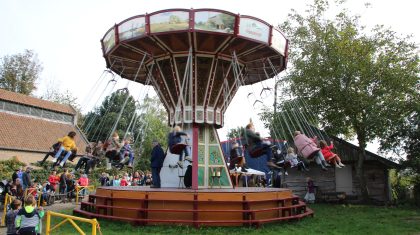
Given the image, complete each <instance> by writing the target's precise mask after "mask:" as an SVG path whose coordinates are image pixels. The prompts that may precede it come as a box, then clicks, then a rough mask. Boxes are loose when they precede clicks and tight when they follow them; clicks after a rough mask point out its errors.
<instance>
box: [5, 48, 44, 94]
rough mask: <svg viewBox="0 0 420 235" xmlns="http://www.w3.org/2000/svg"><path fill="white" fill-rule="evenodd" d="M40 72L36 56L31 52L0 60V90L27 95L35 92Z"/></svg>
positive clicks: (40, 68) (26, 51)
mask: <svg viewBox="0 0 420 235" xmlns="http://www.w3.org/2000/svg"><path fill="white" fill-rule="evenodd" d="M41 71H42V65H41V63H40V62H39V60H38V58H37V55H36V54H35V53H34V52H33V51H31V50H25V52H24V53H20V54H16V55H7V56H4V57H3V58H0V88H2V89H5V90H8V91H13V92H17V93H22V94H25V95H29V94H31V93H32V91H34V90H36V81H37V80H38V78H39V76H40V73H41Z"/></svg>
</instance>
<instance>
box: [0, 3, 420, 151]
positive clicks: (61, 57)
mask: <svg viewBox="0 0 420 235" xmlns="http://www.w3.org/2000/svg"><path fill="white" fill-rule="evenodd" d="M365 2H366V1H365V0H352V1H348V3H346V7H347V8H348V9H349V10H350V11H351V12H352V13H355V14H360V15H361V16H362V18H361V23H362V24H364V25H367V26H368V27H372V26H374V25H376V24H384V25H385V26H389V27H391V29H392V30H394V31H396V32H397V33H399V34H403V35H407V34H412V35H413V36H414V40H415V41H416V42H417V43H418V42H420V40H419V38H420V27H418V22H420V17H419V13H418V9H419V6H420V2H419V1H415V0H399V1H390V0H370V1H369V2H370V3H371V6H370V7H369V8H367V9H366V8H365V7H364V3H365ZM308 3H310V1H303V0H294V1H276V0H274V1H267V0H259V1H249V0H241V1H238V0H237V1H233V0H201V1H197V0H196V1H191V0H188V1H187V0H177V1H174V0H155V1H151V0H149V1H146V0H136V1H132V0H125V1H115V0H114V1H111V0H89V1H86V0H72V1H65V0H63V1H56V0H48V1H46V0H37V1H33V0H19V1H13V0H0V30H1V33H0V57H3V56H5V55H12V54H17V53H22V52H24V50H25V49H30V50H34V51H35V52H36V53H37V55H38V59H39V60H40V61H41V63H42V65H43V68H44V69H43V72H42V74H41V79H40V80H39V81H38V84H37V85H38V90H37V91H36V92H35V95H37V96H40V95H42V94H43V93H45V91H46V90H47V89H58V90H60V91H61V92H63V91H66V90H68V91H69V92H71V93H72V94H73V96H75V97H77V98H78V102H79V104H81V105H82V106H85V109H83V110H84V111H86V110H87V111H88V110H89V109H90V108H91V107H92V106H94V105H95V103H96V100H97V98H95V95H96V96H98V97H99V94H100V93H101V91H102V89H103V88H105V84H106V81H107V80H109V77H101V74H102V72H103V70H104V69H105V68H106V65H105V60H104V58H103V56H102V50H101V45H100V39H101V38H102V37H103V36H104V34H105V33H106V31H107V30H108V29H109V28H111V27H112V26H113V25H114V24H115V23H119V22H121V21H122V20H124V19H127V18H129V17H131V16H135V15H140V14H144V13H151V12H154V11H158V10H162V9H169V8H194V9H197V8H216V9H222V10H227V11H230V12H233V13H240V14H242V15H251V16H254V17H257V18H260V19H262V20H265V21H266V22H268V23H270V24H272V25H278V24H279V23H281V22H283V21H284V20H286V17H287V14H288V13H290V9H292V8H293V9H296V10H297V11H298V12H303V11H304V10H305V9H306V8H305V6H306V4H308ZM286 36H287V35H286ZM280 76H281V74H280ZM99 79H101V80H99ZM97 81H100V83H99V86H95V87H98V88H97V89H94V90H93V89H92V87H94V84H95V83H96V82H97ZM272 84H273V82H272V81H270V80H269V81H266V82H265V83H264V84H256V85H253V86H247V87H241V88H240V90H239V91H238V93H237V95H236V96H235V98H234V99H233V100H232V102H231V105H230V106H229V108H228V110H227V111H226V113H225V126H224V128H222V129H220V130H219V136H220V139H221V140H224V139H226V137H225V136H226V132H227V130H228V129H231V128H236V127H237V126H245V125H246V124H247V123H248V121H249V119H250V118H252V120H253V122H254V123H255V125H256V129H257V130H259V131H260V132H261V133H262V135H263V136H267V134H268V131H267V130H265V129H264V127H263V124H262V122H261V121H259V119H258V115H257V113H258V112H259V110H260V108H261V107H253V105H252V104H253V103H254V101H255V97H252V96H251V97H250V98H249V99H248V98H247V94H248V93H249V92H253V93H254V94H257V95H258V96H259V93H260V91H261V89H262V87H263V86H272ZM125 85H126V82H125V81H119V82H118V83H117V86H118V87H124V86H125ZM108 89H109V88H108ZM130 91H132V92H133V93H134V94H135V95H134V96H135V97H136V96H137V94H138V96H139V97H140V96H142V95H143V94H145V92H146V91H151V93H150V94H153V93H154V92H153V91H152V89H147V88H144V87H142V86H141V85H138V84H130ZM94 93H95V94H94ZM88 98H90V99H91V101H88ZM258 99H260V100H261V101H263V103H264V104H265V105H268V106H272V104H273V96H272V94H271V95H270V94H267V95H266V96H265V97H259V98H258ZM244 114H245V115H244ZM369 148H370V149H369ZM376 148H377V145H375V144H373V145H371V146H370V147H369V146H368V149H369V150H372V151H374V152H376V150H375V149H376Z"/></svg>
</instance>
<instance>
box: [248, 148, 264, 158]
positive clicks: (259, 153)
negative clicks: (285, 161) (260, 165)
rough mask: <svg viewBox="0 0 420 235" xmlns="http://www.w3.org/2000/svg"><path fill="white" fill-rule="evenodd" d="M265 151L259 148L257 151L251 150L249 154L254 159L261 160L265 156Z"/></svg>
mask: <svg viewBox="0 0 420 235" xmlns="http://www.w3.org/2000/svg"><path fill="white" fill-rule="evenodd" d="M264 149H265V148H264V147H258V148H255V149H251V150H250V151H248V152H249V155H250V156H251V157H252V158H259V157H261V156H262V155H263V154H264Z"/></svg>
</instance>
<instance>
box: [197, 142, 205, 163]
mask: <svg viewBox="0 0 420 235" xmlns="http://www.w3.org/2000/svg"><path fill="white" fill-rule="evenodd" d="M205 147H206V146H205V145H201V144H199V145H198V164H204V158H205V157H206V153H205V152H206V151H205V149H206V148H205Z"/></svg>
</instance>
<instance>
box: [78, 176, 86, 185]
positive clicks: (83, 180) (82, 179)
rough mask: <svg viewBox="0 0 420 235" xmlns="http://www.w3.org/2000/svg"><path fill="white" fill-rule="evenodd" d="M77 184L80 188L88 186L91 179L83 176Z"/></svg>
mask: <svg viewBox="0 0 420 235" xmlns="http://www.w3.org/2000/svg"><path fill="white" fill-rule="evenodd" d="M77 183H78V184H79V185H80V186H88V185H89V179H88V177H87V176H86V175H82V176H81V177H80V179H79V180H78V181H77Z"/></svg>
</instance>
